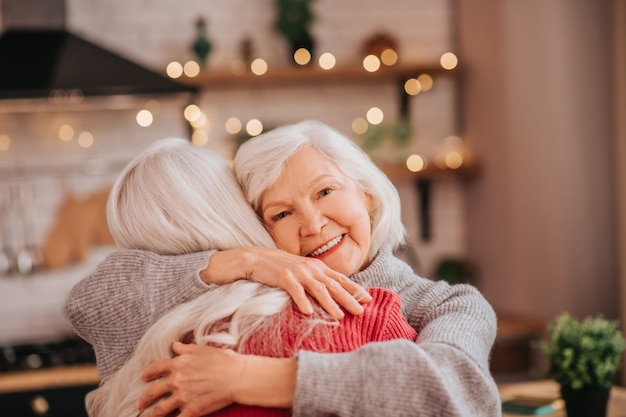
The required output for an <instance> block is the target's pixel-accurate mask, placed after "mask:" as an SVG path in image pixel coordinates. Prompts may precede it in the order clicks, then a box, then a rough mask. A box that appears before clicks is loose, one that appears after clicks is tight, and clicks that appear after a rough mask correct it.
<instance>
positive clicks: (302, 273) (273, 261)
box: [200, 247, 372, 319]
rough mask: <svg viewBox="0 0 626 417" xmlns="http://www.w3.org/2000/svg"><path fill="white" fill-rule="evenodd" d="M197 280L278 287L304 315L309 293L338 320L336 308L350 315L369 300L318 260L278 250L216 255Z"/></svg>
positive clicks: (310, 309)
mask: <svg viewBox="0 0 626 417" xmlns="http://www.w3.org/2000/svg"><path fill="white" fill-rule="evenodd" d="M200 277H201V278H202V280H203V281H204V282H207V283H215V284H224V283H228V282H232V281H234V280H236V279H241V278H246V279H251V280H255V281H258V282H262V283H263V284H266V285H270V286H273V287H279V288H282V289H284V290H285V291H287V293H289V295H290V296H291V298H292V299H293V301H294V302H295V303H296V305H297V306H298V308H299V309H300V311H302V313H304V314H311V313H313V306H312V305H311V301H310V300H309V298H308V297H307V294H309V295H310V296H311V297H313V298H314V299H316V300H317V302H318V303H319V304H320V305H321V306H322V308H323V309H324V310H326V311H327V312H328V313H329V314H330V315H331V316H333V317H335V318H338V319H340V318H343V316H344V313H343V311H342V310H341V308H340V307H339V306H342V307H344V308H345V309H346V310H347V311H349V312H350V313H352V314H361V313H362V312H363V306H361V304H360V303H367V302H369V301H371V299H372V297H371V296H370V295H369V294H368V293H367V291H365V289H363V287H361V286H360V285H358V284H357V283H355V282H354V281H352V280H350V278H348V277H346V276H345V275H343V274H341V273H339V272H336V271H335V270H333V269H331V268H329V267H328V266H326V264H325V263H324V262H322V261H320V260H319V259H314V258H307V257H304V256H298V255H293V254H290V253H287V252H285V251H283V250H280V249H270V248H261V247H253V248H239V249H232V250H226V251H220V252H216V253H214V254H213V255H212V256H211V259H210V260H209V264H208V266H207V267H206V269H204V270H203V271H201V272H200Z"/></svg>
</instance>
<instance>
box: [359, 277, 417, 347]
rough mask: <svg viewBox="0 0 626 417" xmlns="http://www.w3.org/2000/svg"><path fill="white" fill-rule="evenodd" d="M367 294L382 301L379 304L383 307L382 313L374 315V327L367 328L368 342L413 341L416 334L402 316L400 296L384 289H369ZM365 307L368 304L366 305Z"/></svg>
mask: <svg viewBox="0 0 626 417" xmlns="http://www.w3.org/2000/svg"><path fill="white" fill-rule="evenodd" d="M368 292H369V293H370V294H371V295H372V297H376V298H380V299H382V300H383V301H381V304H382V305H384V306H385V308H384V310H383V311H381V312H379V313H378V314H375V315H374V325H373V326H370V327H369V330H370V331H371V334H370V335H369V338H368V340H370V341H372V342H381V341H385V340H394V339H407V340H411V341H415V339H416V338H417V333H416V332H415V329H413V328H412V327H411V326H410V325H409V323H408V322H407V321H406V318H404V316H403V315H402V311H401V308H400V307H401V305H402V300H401V299H400V296H398V295H397V294H396V293H394V292H393V291H390V290H387V289H384V288H370V289H368ZM370 304H371V303H370ZM367 307H369V304H366V308H367Z"/></svg>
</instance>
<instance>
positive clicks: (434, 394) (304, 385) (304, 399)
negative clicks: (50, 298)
mask: <svg viewBox="0 0 626 417" xmlns="http://www.w3.org/2000/svg"><path fill="white" fill-rule="evenodd" d="M235 171H236V174H237V176H238V178H239V180H240V183H241V184H242V186H243V188H244V191H245V193H246V195H247V197H248V201H250V202H251V203H252V205H253V207H254V208H255V210H256V211H257V213H258V214H259V215H260V217H261V218H262V220H263V221H264V223H265V224H266V227H267V228H268V230H270V232H271V234H272V237H273V238H274V240H275V242H276V244H277V246H278V247H279V248H282V249H285V250H286V251H287V252H290V253H291V254H293V255H301V256H302V255H303V256H306V255H309V257H316V258H318V259H320V260H322V262H324V263H325V264H326V265H328V266H330V267H331V268H336V269H337V270H338V271H339V272H342V273H343V274H346V275H349V276H350V278H351V279H352V280H353V281H355V282H356V283H358V284H361V285H365V286H381V287H385V288H388V289H391V290H393V291H395V292H397V293H398V294H399V295H400V296H401V297H402V301H403V308H402V311H403V314H404V316H405V317H406V318H407V320H408V321H409V323H410V324H411V326H412V327H413V328H414V329H415V330H416V331H417V332H418V334H419V337H418V339H417V342H416V343H412V342H408V341H403V340H393V341H386V342H380V343H372V344H368V345H366V346H364V347H362V348H359V349H357V350H356V351H354V352H350V353H343V354H338V355H330V354H324V353H315V352H308V351H300V352H298V356H297V358H288V359H275V358H260V357H258V356H254V355H242V354H233V352H231V351H229V350H224V349H216V348H212V347H198V346H194V345H181V344H174V345H173V349H174V350H175V352H176V353H177V354H179V356H178V357H176V358H174V359H171V360H162V361H157V362H155V363H154V364H152V365H150V366H149V367H147V368H146V370H145V371H144V379H145V380H155V379H156V381H155V382H154V383H153V384H152V385H151V386H150V388H148V390H147V391H146V392H145V393H144V394H143V396H142V399H141V401H140V407H141V408H144V407H146V406H147V405H149V404H152V403H155V402H156V404H155V406H154V407H153V408H152V409H150V410H149V411H148V412H146V413H145V416H147V417H150V416H159V415H167V414H168V413H169V412H170V411H173V410H175V409H179V410H180V416H181V417H192V416H200V415H203V414H205V413H209V412H211V411H213V410H216V409H219V408H221V407H223V406H224V405H226V404H230V403H232V402H237V403H240V404H254V405H259V406H285V407H292V408H293V413H294V415H303V416H304V415H329V414H330V415H341V416H354V415H359V416H364V415H377V416H381V415H394V416H398V415H420V416H441V415H446V416H491V415H500V414H501V412H500V402H499V397H498V391H497V387H496V386H495V383H494V381H493V379H492V377H491V376H490V373H489V366H488V356H489V351H490V349H491V346H492V344H493V342H494V339H495V332H496V321H495V315H494V313H493V309H492V308H491V306H490V305H489V304H488V303H487V302H486V300H485V299H484V298H483V297H482V295H481V294H480V293H479V292H478V291H477V290H476V289H475V288H474V287H472V286H469V285H456V286H450V285H448V284H446V283H445V282H433V281H430V280H427V279H424V278H421V277H418V276H417V275H415V274H414V273H413V271H412V270H411V269H410V267H409V266H408V265H406V264H405V263H403V262H402V261H400V260H399V259H397V258H395V257H394V256H393V253H392V251H393V249H394V248H395V247H397V246H398V245H399V244H401V243H402V241H403V231H404V228H403V226H402V224H401V220H400V203H399V197H398V194H397V191H396V190H395V188H394V187H393V185H392V184H391V182H390V181H389V180H388V179H387V178H386V176H385V175H384V174H383V173H382V172H381V171H380V170H378V168H376V166H375V165H374V164H373V163H372V162H371V160H369V158H368V157H367V156H366V155H365V154H364V153H363V152H362V151H361V150H360V149H359V148H358V147H357V146H356V145H354V144H353V143H352V142H351V141H350V140H349V139H348V138H346V137H344V136H343V135H341V134H339V133H338V132H336V131H334V130H333V129H331V128H329V127H328V126H325V125H323V124H320V123H315V122H304V123H300V124H296V125H292V126H287V127H284V128H279V129H275V130H273V131H270V132H268V133H266V134H264V135H261V136H259V137H257V138H254V139H251V140H250V141H248V142H246V143H245V144H244V145H243V146H242V147H241V148H240V150H239V152H238V154H237V156H236V159H235ZM117 256H118V258H119V259H122V258H123V255H117ZM148 261H149V262H148V263H147V264H146V265H143V264H142V265H126V266H127V267H125V268H124V273H126V274H129V275H127V276H133V277H147V278H146V279H149V280H151V281H159V279H162V278H163V276H165V277H167V275H168V274H169V275H171V274H172V273H173V272H172V271H176V272H175V273H176V274H178V275H177V276H179V277H180V279H181V280H187V281H189V280H190V279H193V278H194V277H197V275H198V274H197V273H196V272H197V271H200V270H202V268H204V267H205V266H206V265H203V264H202V262H200V260H196V262H195V263H193V265H189V262H187V263H186V262H183V261H182V260H181V259H180V258H177V257H170V258H169V259H160V258H159V259H156V260H154V259H149V260H148ZM211 262H213V261H210V262H209V267H211ZM154 265H160V266H168V268H170V269H169V272H167V273H165V272H161V271H158V270H155V268H154ZM95 274H96V275H97V274H104V275H106V269H102V270H99V271H96V273H95ZM200 275H201V273H200ZM190 277H191V278H190ZM196 279H197V278H196ZM277 284H279V285H281V284H282V285H285V286H287V285H292V284H293V281H289V282H287V283H282V282H278V283H277ZM290 293H291V291H290ZM217 375H219V377H218V376H217ZM242 376H245V377H242ZM188 381H189V382H188ZM269 381H271V384H272V389H271V390H268V389H267V388H268V385H269V384H270V382H269ZM267 391H270V392H269V393H267V394H264V395H258V393H266V392H267Z"/></svg>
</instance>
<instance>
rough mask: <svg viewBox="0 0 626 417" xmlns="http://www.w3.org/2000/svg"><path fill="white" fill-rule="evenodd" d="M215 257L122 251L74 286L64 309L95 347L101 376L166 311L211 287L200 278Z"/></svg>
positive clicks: (118, 364) (119, 361)
mask: <svg viewBox="0 0 626 417" xmlns="http://www.w3.org/2000/svg"><path fill="white" fill-rule="evenodd" d="M212 253H213V252H212V251H208V252H198V253H191V254H186V255H178V256H167V255H158V254H155V253H152V252H148V251H141V250H123V251H118V252H114V253H112V254H111V255H109V256H108V257H107V258H106V259H105V260H104V261H103V262H102V263H101V264H100V265H98V267H97V268H96V270H95V271H94V272H93V273H92V274H91V275H89V276H88V277H87V278H85V279H83V280H82V281H80V282H79V283H77V284H76V285H75V286H74V287H73V288H72V290H71V291H70V294H69V296H68V298H67V300H66V303H65V311H66V314H67V317H68V318H69V321H70V323H71V324H72V326H73V328H74V330H75V331H76V333H77V334H78V335H79V336H81V337H82V338H83V339H85V340H86V341H87V342H89V343H90V344H91V345H92V346H93V347H94V351H95V353H96V362H97V366H98V373H99V374H100V377H101V378H103V379H104V378H106V377H108V376H110V375H111V374H112V373H113V372H115V371H116V370H117V369H118V368H119V367H121V365H122V364H123V363H124V361H125V360H126V359H127V358H128V356H130V354H131V353H132V351H133V350H134V348H135V346H136V345H137V343H138V342H139V340H140V339H141V337H142V336H143V334H144V333H145V332H146V330H147V329H148V328H149V327H150V326H151V325H152V324H153V323H155V322H156V321H157V320H158V319H159V318H160V317H161V316H162V315H163V314H164V313H166V312H167V311H169V310H170V309H172V308H173V307H175V306H177V305H179V304H181V303H184V302H186V301H189V300H191V299H193V298H195V297H197V296H198V295H200V294H202V293H204V292H206V291H207V290H209V289H210V288H211V287H212V286H211V285H207V284H205V283H204V282H202V281H201V280H200V276H199V272H200V271H201V270H202V269H204V268H206V266H207V263H208V261H209V258H210V256H211V254H212Z"/></svg>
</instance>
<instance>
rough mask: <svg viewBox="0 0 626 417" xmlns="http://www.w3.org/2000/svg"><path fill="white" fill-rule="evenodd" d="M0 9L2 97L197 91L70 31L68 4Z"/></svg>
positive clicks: (35, 0)
mask: <svg viewBox="0 0 626 417" xmlns="http://www.w3.org/2000/svg"><path fill="white" fill-rule="evenodd" d="M0 5H1V6H2V10H0V15H1V16H2V23H3V25H2V26H3V27H4V29H5V31H4V33H2V34H1V36H0V99H14V98H42V97H50V96H51V95H53V96H55V95H59V94H61V95H63V94H78V95H84V96H105V95H135V94H163V93H182V92H195V89H194V88H193V87H190V86H186V85H183V84H180V83H178V82H176V81H175V80H173V79H170V78H168V77H166V76H165V75H162V74H159V73H157V72H155V71H153V70H151V69H149V68H146V67H145V66H142V65H139V64H137V63H135V62H133V61H131V60H129V59H126V58H124V57H122V56H120V55H119V54H117V53H115V52H112V51H110V50H108V49H105V48H103V47H100V46H98V45H96V44H95V43H93V42H91V41H88V40H86V39H84V38H82V37H79V36H77V35H75V34H73V33H72V32H71V31H69V30H67V28H66V27H65V7H66V6H65V1H64V0H0Z"/></svg>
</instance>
